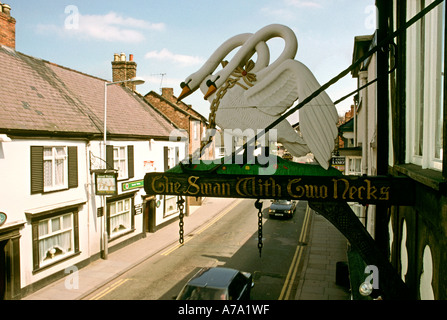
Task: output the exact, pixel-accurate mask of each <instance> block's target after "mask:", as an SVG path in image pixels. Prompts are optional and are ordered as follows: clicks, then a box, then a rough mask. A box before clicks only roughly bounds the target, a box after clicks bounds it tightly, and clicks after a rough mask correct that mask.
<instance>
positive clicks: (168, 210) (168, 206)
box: [163, 196, 179, 218]
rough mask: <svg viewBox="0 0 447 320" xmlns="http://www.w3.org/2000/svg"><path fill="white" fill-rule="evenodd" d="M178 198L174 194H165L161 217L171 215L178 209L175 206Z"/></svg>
mask: <svg viewBox="0 0 447 320" xmlns="http://www.w3.org/2000/svg"><path fill="white" fill-rule="evenodd" d="M177 202H178V198H177V197H175V196H165V208H164V212H163V217H164V218H166V217H168V216H170V215H173V214H175V213H177V212H178V211H179V208H178V206H177Z"/></svg>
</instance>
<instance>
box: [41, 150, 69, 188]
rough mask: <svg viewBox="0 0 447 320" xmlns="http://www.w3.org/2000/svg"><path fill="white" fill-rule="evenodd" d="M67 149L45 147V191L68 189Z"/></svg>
mask: <svg viewBox="0 0 447 320" xmlns="http://www.w3.org/2000/svg"><path fill="white" fill-rule="evenodd" d="M67 166H68V162H67V148H66V147H44V149H43V169H44V188H45V191H51V190H57V189H62V188H67V181H68V179H67V172H68V170H67Z"/></svg>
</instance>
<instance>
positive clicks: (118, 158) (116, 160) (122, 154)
mask: <svg viewBox="0 0 447 320" xmlns="http://www.w3.org/2000/svg"><path fill="white" fill-rule="evenodd" d="M113 167H114V169H116V170H118V179H119V180H121V179H126V178H127V147H116V146H114V147H113Z"/></svg>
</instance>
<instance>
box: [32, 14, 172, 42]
mask: <svg viewBox="0 0 447 320" xmlns="http://www.w3.org/2000/svg"><path fill="white" fill-rule="evenodd" d="M75 14H76V15H77V16H74V15H75ZM164 29H165V25H164V24H163V23H151V22H148V21H145V20H140V19H134V18H131V17H123V16H121V15H118V14H117V13H115V12H110V13H108V14H106V15H82V14H79V13H70V15H68V16H67V18H66V20H65V23H64V26H56V25H44V24H41V25H38V26H37V31H38V32H40V33H52V34H54V33H57V34H59V35H62V36H67V35H71V36H76V37H79V38H82V39H94V40H103V41H109V42H112V41H118V42H129V43H138V42H141V41H143V40H144V39H145V36H144V32H143V31H147V30H152V31H162V30H164Z"/></svg>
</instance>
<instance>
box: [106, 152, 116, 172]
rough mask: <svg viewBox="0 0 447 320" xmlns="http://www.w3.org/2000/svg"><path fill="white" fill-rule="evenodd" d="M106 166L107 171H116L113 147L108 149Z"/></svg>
mask: <svg viewBox="0 0 447 320" xmlns="http://www.w3.org/2000/svg"><path fill="white" fill-rule="evenodd" d="M106 164H107V170H113V169H114V161H113V146H107V147H106Z"/></svg>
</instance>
